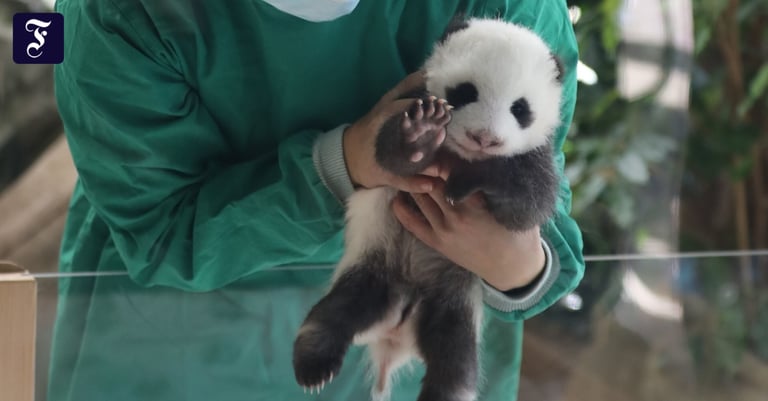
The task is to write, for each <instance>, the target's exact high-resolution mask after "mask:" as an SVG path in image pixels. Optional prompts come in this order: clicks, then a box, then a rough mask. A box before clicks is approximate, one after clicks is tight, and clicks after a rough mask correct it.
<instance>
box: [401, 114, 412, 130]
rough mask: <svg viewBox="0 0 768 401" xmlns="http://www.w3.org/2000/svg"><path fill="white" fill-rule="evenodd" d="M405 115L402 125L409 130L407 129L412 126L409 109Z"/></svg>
mask: <svg viewBox="0 0 768 401" xmlns="http://www.w3.org/2000/svg"><path fill="white" fill-rule="evenodd" d="M403 117H404V118H403V124H402V126H403V129H406V130H407V129H410V128H411V119H410V117H409V116H408V112H407V111H406V112H405V114H404V115H403Z"/></svg>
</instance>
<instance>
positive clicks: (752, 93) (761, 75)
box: [738, 63, 768, 118]
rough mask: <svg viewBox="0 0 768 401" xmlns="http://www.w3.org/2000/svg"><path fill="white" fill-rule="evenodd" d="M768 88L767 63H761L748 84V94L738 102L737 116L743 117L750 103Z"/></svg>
mask: <svg viewBox="0 0 768 401" xmlns="http://www.w3.org/2000/svg"><path fill="white" fill-rule="evenodd" d="M767 88H768V63H765V64H763V66H762V68H760V71H758V72H757V74H756V75H755V78H753V79H752V82H751V83H750V85H749V95H748V96H747V98H746V99H744V100H743V101H742V102H741V104H739V108H738V113H739V117H742V118H743V117H744V116H745V115H746V114H747V112H748V111H749V109H750V108H751V107H752V105H753V104H754V103H755V101H757V99H759V98H760V97H761V96H762V95H763V94H764V93H765V90H766V89H767Z"/></svg>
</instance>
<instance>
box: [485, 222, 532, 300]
mask: <svg viewBox="0 0 768 401" xmlns="http://www.w3.org/2000/svg"><path fill="white" fill-rule="evenodd" d="M497 260H498V262H497V263H496V266H494V268H493V269H490V270H489V272H488V273H487V274H486V275H485V277H483V280H485V282H486V283H488V285H490V286H492V287H494V288H496V289H497V290H499V291H501V292H507V291H512V290H514V289H516V288H522V287H525V286H527V285H529V284H531V283H532V282H534V281H535V280H536V279H537V278H538V277H539V276H540V275H541V273H542V272H543V271H544V268H545V267H546V264H547V257H546V253H545V252H544V249H543V247H542V240H541V234H540V233H539V230H538V228H536V229H535V230H531V231H529V232H525V233H521V234H520V235H519V237H518V238H516V239H515V242H514V244H513V245H512V246H510V247H508V248H507V249H506V252H505V254H504V255H503V256H502V257H500V258H499V259H497Z"/></svg>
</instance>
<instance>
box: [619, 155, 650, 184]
mask: <svg viewBox="0 0 768 401" xmlns="http://www.w3.org/2000/svg"><path fill="white" fill-rule="evenodd" d="M616 169H617V170H618V171H619V173H620V174H621V175H622V176H623V177H624V178H626V179H627V180H628V181H629V182H632V183H635V184H642V183H645V182H646V181H648V166H647V165H646V164H645V161H644V160H643V158H641V157H640V156H639V155H638V154H637V153H635V152H632V151H630V152H627V153H625V154H624V156H622V157H621V158H619V159H618V160H617V161H616Z"/></svg>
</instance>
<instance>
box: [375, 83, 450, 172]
mask: <svg viewBox="0 0 768 401" xmlns="http://www.w3.org/2000/svg"><path fill="white" fill-rule="evenodd" d="M452 108H453V107H452V106H450V105H449V104H448V102H447V101H446V100H444V99H437V98H436V97H434V96H430V97H428V98H426V99H416V100H414V101H413V104H412V105H411V107H410V108H409V109H408V111H405V112H404V113H403V114H401V115H397V116H394V117H392V118H390V119H389V120H388V121H387V122H386V123H384V125H383V126H382V129H381V132H379V136H378V138H377V141H376V160H377V161H378V163H379V164H380V165H381V166H382V167H384V168H385V169H387V170H389V171H390V172H392V173H394V174H397V175H400V176H410V175H414V174H418V173H420V172H422V171H423V170H424V169H425V168H426V167H427V166H429V164H430V163H432V161H433V160H434V157H435V154H436V153H437V150H438V149H439V147H440V145H442V143H443V141H445V135H446V132H445V127H446V125H448V123H449V122H450V121H451V109H452Z"/></svg>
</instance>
